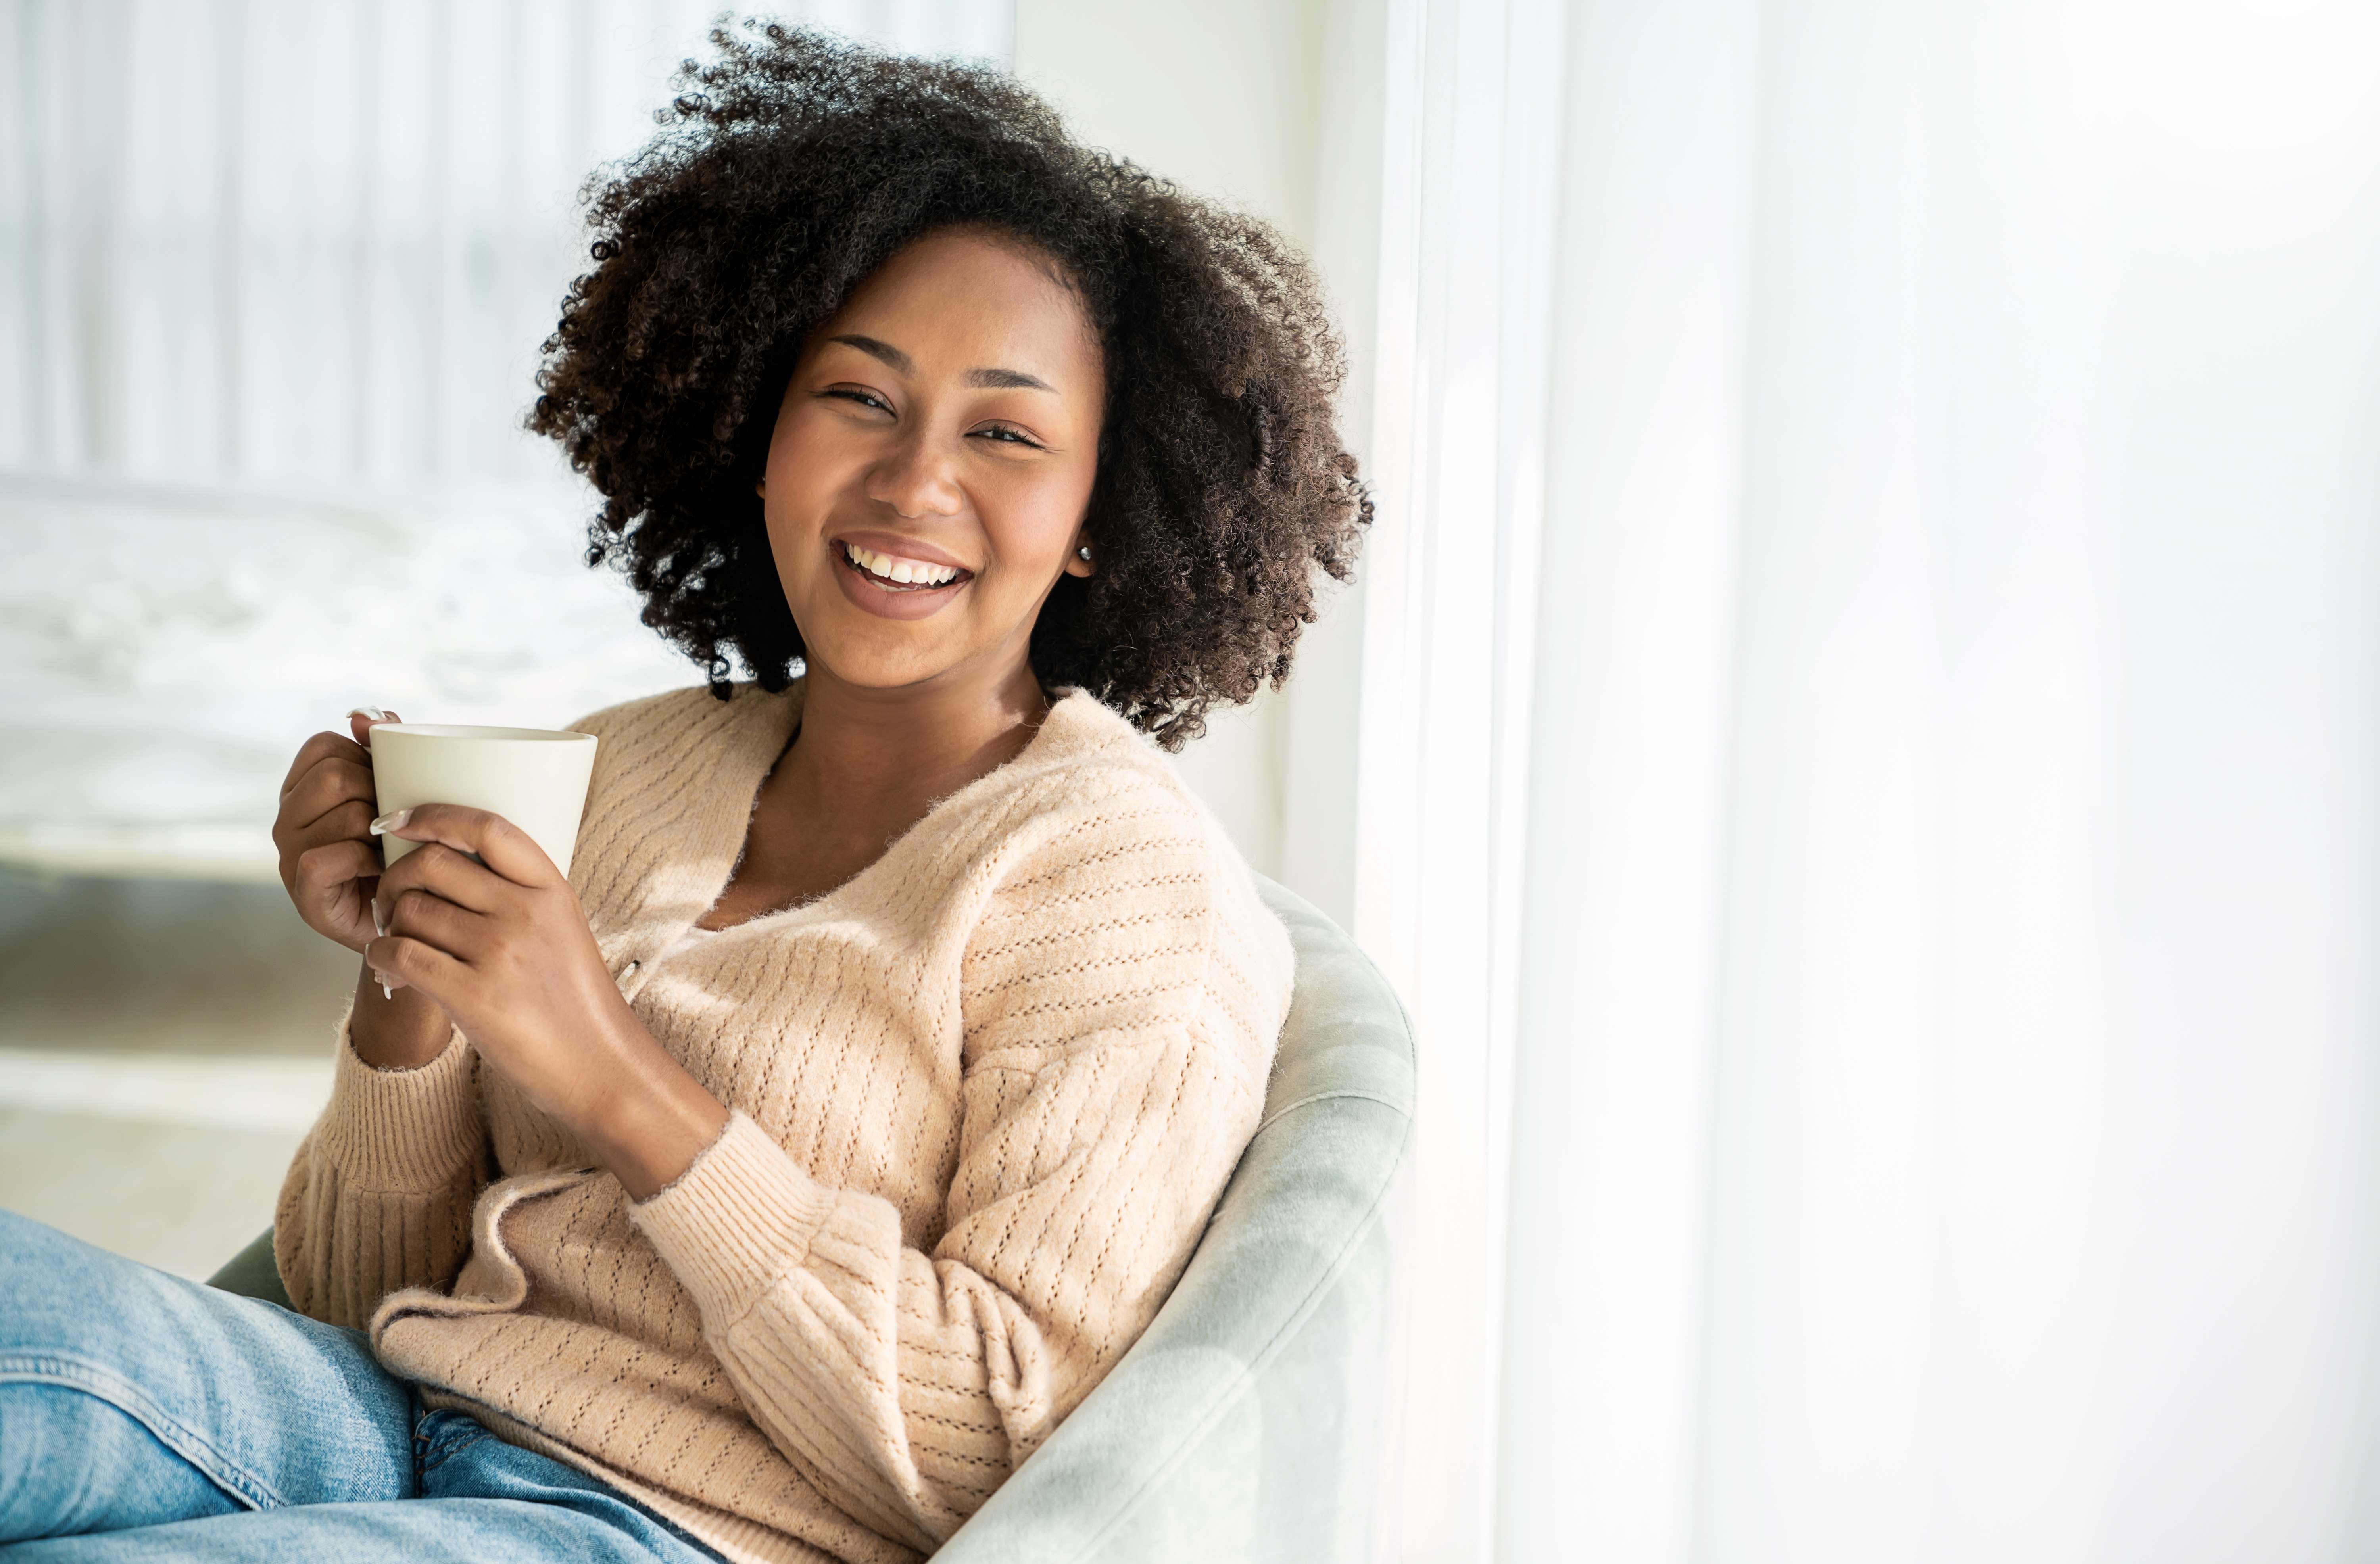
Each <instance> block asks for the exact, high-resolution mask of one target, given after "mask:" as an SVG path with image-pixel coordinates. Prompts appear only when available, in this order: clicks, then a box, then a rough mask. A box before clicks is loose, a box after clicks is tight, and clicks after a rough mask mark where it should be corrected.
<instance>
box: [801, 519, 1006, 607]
mask: <svg viewBox="0 0 2380 1564" xmlns="http://www.w3.org/2000/svg"><path fill="white" fill-rule="evenodd" d="M829 550H830V552H832V554H833V555H834V578H835V581H836V583H837V584H838V585H839V586H841V587H842V588H843V595H844V597H845V598H846V599H848V600H850V601H851V603H852V604H853V605H854V606H855V607H856V608H859V609H862V610H864V611H865V612H868V613H872V614H874V615H876V616H877V617H879V618H880V619H924V618H926V617H927V616H929V614H932V613H934V612H938V611H939V610H940V609H941V607H942V605H943V604H944V603H947V602H949V601H950V600H952V599H953V598H955V597H957V596H958V595H959V593H960V592H961V591H963V590H965V588H966V586H967V584H968V583H969V582H971V581H973V580H974V579H975V573H974V572H973V571H971V570H968V569H966V568H965V566H963V565H961V564H959V563H958V562H957V561H956V560H953V559H952V558H950V557H949V556H948V555H946V554H943V553H942V552H941V550H940V549H933V548H929V546H926V545H921V544H915V543H911V542H910V541H909V540H906V539H894V538H892V537H887V536H875V535H861V536H858V537H851V538H837V539H835V540H832V543H831V544H830V545H829ZM896 550H897V551H898V552H895V551H896ZM928 555H931V556H933V557H923V556H928ZM904 576H906V577H908V579H906V580H904V579H902V577H904Z"/></svg>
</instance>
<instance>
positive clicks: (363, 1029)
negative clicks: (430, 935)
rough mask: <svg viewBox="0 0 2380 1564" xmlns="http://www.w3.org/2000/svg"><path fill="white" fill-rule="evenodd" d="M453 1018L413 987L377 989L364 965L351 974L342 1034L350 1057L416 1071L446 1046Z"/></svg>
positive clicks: (375, 1066)
mask: <svg viewBox="0 0 2380 1564" xmlns="http://www.w3.org/2000/svg"><path fill="white" fill-rule="evenodd" d="M454 1030H455V1027H454V1023H452V1022H451V1021H449V1020H448V1019H447V1018H446V1012H445V1011H443V1010H442V1009H441V1008H439V1004H438V1001H437V1000H433V999H431V997H430V996H429V995H427V994H425V993H423V992H422V991H421V990H420V989H419V988H399V989H398V990H397V991H396V992H395V994H393V995H392V994H387V993H383V991H382V989H381V986H380V980H379V979H378V978H376V977H374V976H372V970H371V967H370V965H369V964H366V965H364V966H363V967H362V969H361V970H360V971H359V972H358V973H357V975H356V1007H355V1009H354V1010H353V1011H352V1012H349V1014H348V1017H347V1035H348V1037H349V1039H350V1041H351V1043H352V1045H353V1047H354V1048H355V1050H356V1057H357V1058H358V1059H359V1060H361V1061H363V1062H364V1063H366V1064H369V1065H370V1066H371V1067H372V1068H373V1069H375V1070H419V1069H420V1068H421V1067H422V1066H423V1065H425V1064H428V1063H429V1062H431V1061H432V1060H434V1059H436V1058H437V1057H438V1056H439V1055H440V1054H442V1053H443V1052H445V1051H446V1041H447V1039H448V1038H449V1037H452V1036H453V1035H454Z"/></svg>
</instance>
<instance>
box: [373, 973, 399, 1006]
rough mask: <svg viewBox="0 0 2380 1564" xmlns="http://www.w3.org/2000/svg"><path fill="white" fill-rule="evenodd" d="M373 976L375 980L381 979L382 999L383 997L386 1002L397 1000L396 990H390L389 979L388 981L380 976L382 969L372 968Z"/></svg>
mask: <svg viewBox="0 0 2380 1564" xmlns="http://www.w3.org/2000/svg"><path fill="white" fill-rule="evenodd" d="M372 976H373V977H375V978H378V979H379V982H380V997H381V998H382V999H384V1000H393V999H395V998H396V990H395V989H394V988H390V987H389V986H388V979H387V978H385V977H382V976H381V975H380V968H378V967H374V968H372Z"/></svg>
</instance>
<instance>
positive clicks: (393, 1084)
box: [314, 1017, 487, 1194]
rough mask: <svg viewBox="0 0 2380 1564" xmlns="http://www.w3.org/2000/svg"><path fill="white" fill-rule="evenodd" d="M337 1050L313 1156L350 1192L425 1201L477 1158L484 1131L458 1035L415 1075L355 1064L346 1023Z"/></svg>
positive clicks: (469, 1058)
mask: <svg viewBox="0 0 2380 1564" xmlns="http://www.w3.org/2000/svg"><path fill="white" fill-rule="evenodd" d="M337 1046H338V1062H337V1063H336V1064H335V1065H334V1067H333V1069H332V1073H331V1105H330V1107H328V1108H327V1109H323V1111H322V1121H321V1122H320V1123H319V1124H317V1125H316V1126H315V1129H314V1148H315V1150H316V1152H317V1153H318V1154H320V1155H322V1156H323V1157H325V1158H328V1159H329V1160H330V1162H331V1164H332V1166H334V1168H336V1169H337V1170H338V1171H339V1173H340V1175H341V1177H342V1178H343V1179H344V1180H345V1181H346V1182H347V1183H348V1184H349V1185H351V1186H352V1187H355V1188H358V1189H366V1190H377V1191H381V1192H383V1193H387V1194H427V1193H430V1192H431V1191H435V1190H439V1189H443V1188H444V1187H445V1186H446V1185H447V1184H448V1183H449V1182H452V1181H453V1179H454V1177H455V1172H456V1171H457V1170H460V1169H462V1168H464V1167H466V1166H468V1164H469V1163H470V1162H471V1161H472V1159H473V1158H476V1157H477V1156H478V1155H479V1152H480V1146H481V1145H482V1143H484V1142H485V1140H486V1139H487V1127H486V1121H485V1119H484V1118H483V1117H482V1115H481V1113H480V1100H479V1093H478V1091H477V1090H476V1089H475V1088H476V1085H477V1083H476V1080H475V1078H474V1073H473V1071H472V1068H471V1066H472V1063H473V1055H472V1052H471V1047H470V1045H469V1044H468V1043H466V1042H465V1041H464V1040H463V1034H462V1033H460V1032H450V1033H449V1034H448V1035H447V1038H446V1047H445V1049H444V1051H443V1052H441V1053H440V1054H439V1055H438V1057H437V1058H435V1059H433V1060H431V1061H430V1062H429V1063H427V1064H424V1065H422V1066H420V1067H419V1069H414V1070H380V1069H375V1068H374V1067H372V1066H371V1065H369V1064H366V1063H365V1062H364V1061H362V1060H360V1059H358V1058H357V1057H356V1049H355V1037H354V1034H353V1033H352V1032H351V1031H350V1030H349V1022H348V1019H347V1018H346V1017H341V1018H340V1021H339V1035H338V1045H337Z"/></svg>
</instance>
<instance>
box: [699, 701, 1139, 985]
mask: <svg viewBox="0 0 2380 1564" xmlns="http://www.w3.org/2000/svg"><path fill="white" fill-rule="evenodd" d="M806 693H807V680H806V679H796V680H795V681H794V682H793V684H791V685H788V686H787V687H786V689H785V690H784V691H783V693H782V694H780V695H779V696H778V697H776V699H775V701H774V703H773V705H774V709H773V710H772V711H771V713H769V715H770V716H771V717H773V718H774V719H775V720H774V721H769V722H767V723H765V724H761V725H757V726H756V728H755V729H754V730H747V732H748V733H750V734H751V735H752V737H753V738H758V739H761V740H765V741H766V742H764V743H759V744H755V745H754V746H753V748H752V750H750V751H747V750H744V749H743V748H742V746H741V745H740V744H739V745H737V746H735V759H736V760H738V761H740V762H741V764H740V765H728V766H722V768H721V771H720V775H719V785H718V786H717V787H715V788H710V789H706V790H704V797H703V798H702V801H701V803H700V804H699V805H698V806H697V811H696V812H697V814H698V817H699V818H700V819H701V823H702V825H703V826H704V827H710V826H713V825H716V824H720V823H721V822H720V820H719V817H720V816H721V815H722V814H724V813H727V812H729V811H731V810H733V811H735V813H734V818H735V820H736V821H737V822H740V829H736V830H734V831H733V840H732V845H731V848H730V851H729V852H728V853H727V854H726V855H725V857H724V860H723V861H722V859H721V858H720V856H719V855H718V854H717V853H715V852H714V853H712V854H711V855H709V857H710V861H709V862H707V863H706V864H704V866H703V868H702V875H703V878H702V880H701V881H700V884H701V885H703V886H706V887H707V888H708V889H709V891H710V895H709V896H708V897H707V898H705V899H704V900H703V901H702V903H701V904H700V906H699V907H698V908H697V909H696V910H695V911H694V913H693V914H692V915H691V916H688V917H687V918H686V920H685V922H683V923H677V922H676V921H675V920H674V919H673V920H672V927H670V929H669V931H668V936H667V938H666V939H665V940H663V941H662V946H663V948H667V947H669V946H670V945H672V944H674V942H675V941H676V940H680V939H682V938H684V936H685V935H686V931H687V930H688V929H692V928H699V927H701V922H702V915H703V914H704V913H706V912H709V911H710V909H711V908H712V907H714V906H716V905H718V904H719V898H720V897H722V896H723V895H725V894H726V893H727V888H728V886H729V885H731V884H732V883H734V881H735V867H736V866H737V865H738V864H740V863H742V862H743V861H744V852H745V849H746V847H747V845H748V844H749V843H750V841H751V833H752V817H753V814H754V812H755V811H756V810H757V809H758V808H759V802H760V789H761V788H762V787H764V786H766V785H767V783H768V780H769V777H770V776H771V774H772V773H773V772H774V771H775V770H776V769H777V767H778V766H779V765H781V764H782V763H783V760H784V757H785V752H786V751H787V750H788V749H790V748H791V747H792V746H793V741H794V735H795V734H796V733H797V732H798V731H799V730H800V727H801V714H802V704H803V700H804V697H805V695H806ZM1084 707H1098V709H1099V710H1102V711H1104V710H1105V708H1104V707H1099V706H1098V702H1097V701H1096V700H1094V699H1093V697H1091V696H1090V695H1089V694H1088V693H1087V692H1086V691H1084V690H1083V689H1082V688H1081V687H1079V686H1069V685H1061V686H1059V687H1058V689H1057V690H1056V691H1055V692H1052V694H1051V698H1050V707H1049V709H1048V710H1047V711H1045V712H1044V713H1043V714H1042V717H1041V723H1040V726H1039V727H1038V728H1036V729H1035V730H1034V733H1033V736H1032V737H1031V738H1030V739H1028V740H1026V745H1025V747H1024V748H1022V749H1020V750H1018V751H1017V752H1016V753H1015V754H1014V755H1013V756H1011V757H1009V758H1007V759H1006V760H1003V761H1002V762H1001V763H1000V764H999V765H997V766H994V767H993V768H992V769H991V770H989V771H986V772H985V773H984V774H983V775H981V776H979V777H977V778H976V779H975V780H974V781H973V782H968V783H967V784H966V785H965V786H964V787H961V788H959V789H958V790H957V791H955V792H953V793H950V794H944V795H943V796H942V797H941V798H938V799H936V800H934V802H933V803H932V805H931V806H929V807H928V808H927V810H926V812H925V813H924V814H923V815H921V816H919V817H918V818H917V819H916V820H914V821H912V822H911V823H910V825H909V827H908V829H907V830H904V831H902V832H901V834H900V835H898V836H896V837H894V838H893V839H892V841H891V842H889V843H886V844H885V846H884V850H883V851H882V852H881V853H879V854H878V855H876V856H875V857H874V858H872V859H870V860H869V861H868V863H866V864H865V865H863V866H861V867H860V868H859V869H858V870H857V871H856V872H855V873H853V874H851V875H849V876H847V877H845V878H844V879H843V880H842V881H841V883H839V884H837V885H835V886H834V887H833V888H832V889H831V890H828V891H821V892H820V893H819V894H818V895H816V896H813V897H811V898H810V899H809V900H807V901H806V902H796V903H794V904H793V905H791V906H784V907H772V908H771V909H770V910H769V911H767V912H764V913H756V914H754V915H752V916H750V917H747V918H743V919H740V920H738V921H737V922H735V923H731V924H726V925H724V926H722V927H718V928H705V929H702V932H703V933H704V934H705V935H709V936H716V937H720V938H724V937H726V936H729V935H735V934H741V933H744V932H745V931H747V930H750V929H757V928H760V927H776V928H783V927H790V926H791V925H793V924H795V923H798V922H802V921H805V920H807V918H809V917H812V916H815V915H819V914H820V912H821V910H822V909H825V908H828V907H829V906H831V905H832V904H833V903H838V902H840V901H842V900H843V899H844V897H845V896H847V895H849V894H850V893H852V892H853V891H854V890H855V889H856V887H857V886H859V885H860V884H861V882H863V881H865V880H869V879H875V878H877V877H878V876H879V873H880V871H882V870H884V869H885V867H886V866H887V865H889V864H891V863H892V861H893V859H894V858H895V857H896V856H903V855H906V853H907V852H909V851H911V850H913V848H914V845H915V843H917V841H918V839H919V837H920V836H921V835H922V834H923V833H924V831H925V828H926V827H927V826H928V825H929V824H931V823H932V822H934V821H936V820H940V819H947V818H949V816H950V814H951V812H952V811H953V809H956V808H964V807H965V806H967V805H969V804H970V803H972V802H973V801H974V800H975V799H976V798H977V797H978V796H980V795H981V794H985V793H988V792H990V791H992V790H993V788H994V787H996V786H999V785H1004V784H1005V782H1007V780H1008V779H1009V778H1010V777H1012V776H1013V775H1014V772H1015V770H1016V769H1017V768H1019V767H1022V766H1025V765H1026V764H1027V763H1028V762H1038V761H1039V760H1040V759H1043V758H1047V757H1048V756H1049V755H1050V752H1051V751H1052V750H1054V749H1061V748H1064V747H1068V746H1070V743H1071V740H1072V737H1073V734H1074V732H1075V729H1076V728H1077V726H1078V725H1079V724H1080V722H1081V720H1082V719H1083V718H1084V717H1086V716H1088V715H1089V713H1088V712H1087V711H1086V710H1085V709H1083V708H1084ZM756 715H757V714H756ZM737 737H738V738H739V739H743V738H745V735H743V734H738V735H737ZM746 742H750V741H749V740H748V739H747V740H746ZM756 753H757V754H758V755H759V757H760V759H759V764H758V766H757V767H756V766H754V765H753V763H752V760H753V756H754V755H755V754H756ZM739 773H740V774H739ZM739 805H740V808H738V807H737V806H739ZM698 834H700V835H703V836H709V835H710V834H711V833H710V831H709V830H701V831H699V833H698ZM722 834H725V833H724V832H722ZM688 889H689V890H692V889H694V888H693V887H691V886H689V887H688Z"/></svg>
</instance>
